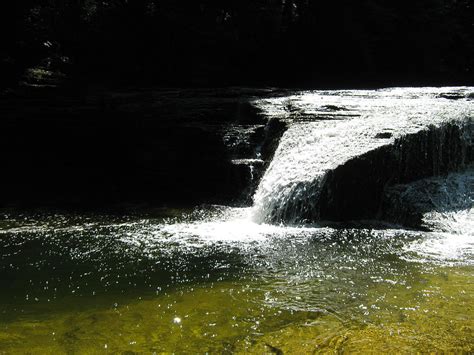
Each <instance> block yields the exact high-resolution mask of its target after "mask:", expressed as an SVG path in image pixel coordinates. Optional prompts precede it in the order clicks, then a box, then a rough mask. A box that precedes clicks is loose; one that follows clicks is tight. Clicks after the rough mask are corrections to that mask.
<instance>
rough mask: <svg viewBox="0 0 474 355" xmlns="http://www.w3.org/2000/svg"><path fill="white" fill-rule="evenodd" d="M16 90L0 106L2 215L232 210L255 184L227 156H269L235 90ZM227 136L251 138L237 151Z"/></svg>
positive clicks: (257, 119)
mask: <svg viewBox="0 0 474 355" xmlns="http://www.w3.org/2000/svg"><path fill="white" fill-rule="evenodd" d="M21 90H23V91H20V92H16V93H15V94H12V95H8V97H7V96H4V97H3V98H2V100H1V101H0V107H1V109H2V112H3V113H4V115H3V117H2V121H1V122H0V149H1V151H2V170H3V172H4V173H3V174H2V184H1V187H0V196H1V200H0V205H1V206H8V205H12V204H13V205H19V206H42V205H52V206H55V207H61V206H109V205H111V204H123V203H137V204H142V203H149V204H153V205H160V204H170V203H171V204H172V203H175V204H198V203H202V202H210V203H212V202H216V203H222V202H226V201H232V200H239V199H242V196H243V195H245V196H247V195H248V194H249V193H250V191H251V189H250V186H253V184H254V182H253V179H250V178H249V171H248V168H246V167H243V166H236V164H233V163H232V159H235V158H236V157H235V156H234V154H239V156H238V158H241V159H255V158H256V154H257V150H260V146H262V145H265V144H267V145H265V156H266V157H271V152H270V150H271V149H272V147H274V148H276V142H275V141H274V139H275V137H273V136H272V133H265V132H267V131H268V130H269V131H271V132H273V130H274V128H273V127H274V126H275V123H271V124H270V125H269V127H270V128H268V129H267V128H265V124H266V119H264V118H263V117H261V116H260V115H259V111H258V110H257V109H255V108H253V106H252V105H251V96H247V94H246V92H242V90H240V91H239V90H236V89H233V90H230V92H226V91H223V94H220V93H219V92H216V91H213V90H201V91H200V90H178V89H170V90H158V91H153V90H134V91H131V90H128V91H100V90H91V91H89V92H87V93H85V94H83V93H70V92H62V91H59V90H55V89H51V88H44V89H41V90H36V89H33V88H31V87H24V88H22V89H21ZM254 92H255V90H254V91H252V93H254ZM231 126H232V127H235V128H236V130H237V131H246V132H247V131H248V132H249V134H247V135H244V136H243V137H242V142H241V143H239V144H240V145H239V147H238V149H235V150H233V149H232V147H231V146H230V145H228V144H227V143H226V142H225V140H224V137H223V135H224V134H225V133H226V132H227V131H228V128H229V127H231ZM269 137H271V138H269ZM266 140H271V141H272V143H271V144H270V143H264V142H266ZM268 144H270V145H268ZM239 149H240V150H239ZM236 152H238V153H236ZM260 165H261V164H260ZM256 170H257V169H256ZM259 174H261V173H260V172H259ZM256 175H257V174H256Z"/></svg>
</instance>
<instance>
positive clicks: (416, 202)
mask: <svg viewBox="0 0 474 355" xmlns="http://www.w3.org/2000/svg"><path fill="white" fill-rule="evenodd" d="M473 206H474V169H473V168H472V167H471V168H470V169H467V170H464V171H461V172H458V173H451V174H449V175H446V176H439V177H433V178H427V179H421V180H417V181H415V182H412V183H409V184H400V185H395V186H392V187H389V188H387V189H385V191H384V196H383V201H382V209H381V212H382V218H383V219H385V220H387V221H391V222H394V223H397V224H400V225H403V226H408V227H412V228H422V229H428V230H442V231H448V232H451V233H453V232H454V233H459V232H461V231H462V230H463V229H466V230H467V229H469V228H470V227H471V226H470V225H469V224H468V222H469V221H470V223H471V224H472V223H473V220H474V214H472V213H471V209H472V208H473ZM463 214H464V215H465V216H471V218H469V220H466V219H460V217H462V215H463ZM453 224H458V225H456V226H455V228H453ZM446 229H448V230H446ZM470 232H471V233H472V230H470Z"/></svg>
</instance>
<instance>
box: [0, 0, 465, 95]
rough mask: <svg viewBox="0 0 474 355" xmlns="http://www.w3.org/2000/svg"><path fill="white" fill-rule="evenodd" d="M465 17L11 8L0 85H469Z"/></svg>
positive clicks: (311, 7)
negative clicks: (19, 82)
mask: <svg viewBox="0 0 474 355" xmlns="http://www.w3.org/2000/svg"><path fill="white" fill-rule="evenodd" d="M11 5H12V4H11V3H8V6H11ZM1 6H2V7H3V6H7V2H5V3H2V5H1ZM473 9H474V6H472V4H471V2H470V1H468V0H458V1H453V0H451V1H448V0H422V1H417V2H413V1H396V2H387V1H383V0H364V1H358V2H354V1H348V0H338V1H332V2H319V1H308V0H239V1H234V0H225V1H214V0H202V1H197V2H196V1H174V0H134V1H125V0H106V1H98V0H65V1H54V0H24V1H15V2H14V4H13V8H12V9H8V10H7V9H1V11H0V14H1V15H0V16H1V19H0V26H1V27H2V28H1V30H2V32H3V33H4V34H8V35H7V36H6V37H5V40H4V41H3V42H2V48H1V49H0V72H1V77H2V80H1V86H12V85H15V83H17V81H18V80H20V81H22V82H24V83H27V84H48V85H51V84H53V85H54V84H57V83H65V82H66V83H69V84H71V85H78V84H81V85H82V84H91V83H109V84H110V83H113V84H116V85H121V84H130V83H133V84H138V85H147V84H154V85H163V86H170V85H171V86H183V85H186V86H188V85H192V86H216V85H256V86H259V85H280V86H281V85H283V86H300V87H305V86H306V87H313V88H314V87H341V86H346V87H347V86H350V87H357V86H359V87H360V86H365V87H368V86H387V85H428V84H463V83H471V84H472V79H473V71H472V63H474V57H473V46H474V38H473V33H474V31H472V18H473V17H474V10H473Z"/></svg>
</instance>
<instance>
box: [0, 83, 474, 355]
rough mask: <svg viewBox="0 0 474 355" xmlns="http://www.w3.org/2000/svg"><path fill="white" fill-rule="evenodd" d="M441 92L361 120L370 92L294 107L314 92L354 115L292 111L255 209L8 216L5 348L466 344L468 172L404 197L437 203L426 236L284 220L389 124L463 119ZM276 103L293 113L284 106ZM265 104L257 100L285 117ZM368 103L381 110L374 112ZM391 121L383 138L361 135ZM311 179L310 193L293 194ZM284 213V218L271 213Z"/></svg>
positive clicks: (0, 326)
mask: <svg viewBox="0 0 474 355" xmlns="http://www.w3.org/2000/svg"><path fill="white" fill-rule="evenodd" d="M443 90H445V89H436V90H435V89H425V90H421V92H422V95H421V96H422V101H423V102H426V105H425V106H422V105H421V106H420V105H417V104H416V103H417V102H418V103H420V101H418V99H419V98H420V94H419V92H420V90H419V89H418V91H417V90H415V89H405V91H404V90H403V89H397V90H392V91H390V94H389V96H390V98H389V99H387V98H386V99H387V100H388V101H385V102H383V101H381V100H380V97H377V98H373V97H371V98H370V100H372V101H371V103H370V104H367V107H369V106H370V110H369V108H367V109H366V111H371V110H372V111H371V112H372V113H368V114H367V116H364V115H362V116H361V115H359V113H360V112H361V109H360V106H364V104H363V103H362V104H361V102H366V101H363V98H360V99H356V98H354V97H355V96H357V95H359V96H361V97H362V96H364V95H365V96H366V97H367V96H368V95H369V94H368V93H367V92H362V91H357V92H352V94H349V93H345V94H344V95H342V94H341V93H339V94H337V95H334V94H333V93H332V92H328V93H325V94H322V93H316V94H315V93H314V92H312V93H310V94H308V95H313V96H305V95H300V96H299V98H297V99H295V98H292V99H291V100H293V101H292V103H291V105H290V106H292V107H295V105H296V106H297V105H298V103H297V102H298V100H302V101H303V102H305V104H304V105H307V104H306V102H312V103H314V101H315V99H314V95H319V96H318V98H317V100H322V101H324V102H323V103H322V104H321V105H319V104H318V105H319V106H318V107H319V111H318V112H319V113H318V114H320V113H321V112H322V111H324V107H325V108H326V109H328V107H329V109H328V110H329V111H331V112H332V111H334V110H333V108H334V107H335V103H334V102H333V101H334V100H336V101H341V102H339V104H338V105H339V106H338V107H339V108H341V107H345V110H344V112H345V113H346V114H347V112H349V111H350V110H351V107H349V106H350V105H351V102H352V103H354V105H356V104H357V105H358V107H359V108H358V109H357V112H359V113H358V114H357V115H356V116H349V117H344V118H342V116H339V117H338V118H337V122H333V123H332V124H334V125H336V126H330V123H329V122H332V121H327V120H324V121H317V122H307V121H306V120H305V119H302V117H303V116H304V115H302V114H299V115H298V118H297V119H295V118H294V117H293V118H292V119H293V120H294V122H295V123H294V125H293V126H290V129H289V130H288V131H287V132H286V133H285V135H284V136H283V137H282V140H281V144H280V147H279V148H278V150H277V152H276V154H275V158H274V160H273V162H272V163H271V165H270V167H269V169H268V170H267V173H266V174H265V176H264V177H263V179H262V182H261V184H260V186H259V188H258V190H257V193H256V195H255V197H254V201H255V203H254V206H252V207H246V208H236V207H228V206H216V205H204V206H200V207H197V208H195V209H186V210H184V209H181V210H172V209H167V210H165V209H163V210H161V211H160V212H159V213H153V214H150V215H147V216H144V215H130V216H121V217H117V216H111V215H105V214H104V215H100V214H86V213H84V214H72V213H71V214H66V213H47V212H43V213H14V212H4V213H3V216H2V218H1V219H0V280H1V283H2V288H1V290H2V291H1V292H0V353H4V354H24V353H32V354H59V353H67V354H76V353H77V354H95V353H97V354H99V353H119V354H134V353H145V354H152V353H162V352H166V353H170V352H174V353H205V352H210V353H277V354H282V353H296V354H300V353H329V352H331V353H334V352H360V353H381V352H403V353H412V352H455V353H469V352H472V351H474V320H473V316H474V310H473V307H474V278H473V276H474V275H473V273H474V240H473V235H474V228H473V221H474V211H473V208H472V206H473V194H474V189H473V188H472V183H473V173H472V169H470V168H467V169H465V170H463V171H460V172H457V173H455V174H451V175H449V176H448V177H446V178H443V179H441V178H432V179H428V180H426V179H425V180H419V181H416V182H414V183H411V184H407V185H406V186H404V187H403V191H405V194H404V195H403V196H404V198H405V197H406V196H408V195H409V196H408V197H410V196H414V197H413V199H415V200H416V201H417V202H419V201H422V200H423V198H426V199H427V200H429V201H430V202H432V203H434V204H437V207H444V209H443V208H437V209H436V210H431V211H426V212H425V213H424V214H423V223H424V225H426V226H429V227H430V229H431V231H419V230H414V229H408V228H402V227H400V226H398V225H394V224H388V223H385V222H381V221H365V222H364V223H362V222H351V223H344V224H343V223H328V222H317V221H316V222H311V223H309V222H306V223H295V221H297V220H298V218H293V217H295V215H296V214H297V212H298V211H296V212H295V211H294V210H292V213H291V214H288V213H287V212H282V211H283V210H288V208H289V207H288V206H291V203H289V202H288V201H290V200H292V199H295V196H296V197H298V196H301V195H302V193H303V192H302V191H306V192H308V193H310V194H312V195H313V196H315V194H316V195H317V191H316V192H315V190H314V184H313V182H314V181H320V180H321V177H322V176H324V174H326V173H327V171H329V170H330V169H332V168H333V167H334V165H335V164H336V163H340V162H341V160H344V159H349V158H350V157H352V156H353V155H359V154H363V153H364V151H367V150H370V149H373V148H374V147H375V146H378V145H380V144H387V142H388V143H390V141H392V140H394V139H395V138H396V137H397V134H398V133H396V132H398V131H397V130H399V131H404V130H407V129H412V130H414V131H416V130H418V129H421V128H420V127H421V125H422V124H424V122H422V120H424V119H430V118H429V117H432V116H429V115H428V114H427V113H426V112H425V111H426V110H434V111H435V112H438V113H439V112H441V111H442V112H449V114H443V115H444V116H443V117H444V118H446V117H448V118H449V117H451V116H456V117H457V115H458V114H459V112H461V113H462V114H465V113H466V112H468V114H471V113H472V111H470V110H472V108H471V107H472V105H471V103H470V101H467V100H466V101H462V100H461V101H462V102H460V101H453V100H451V101H449V100H446V101H441V103H437V104H434V103H435V102H438V101H437V100H434V97H435V96H436V95H439V93H440V92H443ZM467 91H468V90H467ZM460 92H462V93H465V92H466V90H465V89H461V90H460ZM351 95H352V96H351ZM377 95H379V96H380V95H381V96H384V95H385V96H387V95H388V94H386V92H384V91H381V92H379V93H378V94H377ZM369 96H370V95H369ZM398 96H402V98H403V100H405V101H403V102H402V107H405V109H406V111H404V112H408V111H410V110H409V108H414V107H418V110H419V111H420V112H419V113H417V114H416V117H417V118H416V119H415V118H413V117H411V116H410V117H411V118H410V117H409V116H407V117H408V118H406V120H405V121H403V120H401V121H395V120H394V118H393V117H395V116H396V114H397V108H394V105H395V104H396V103H397V102H398V105H399V104H400V101H397V100H396V97H398ZM413 96H416V100H415V101H416V102H414V101H413V102H412V101H410V100H411V99H413ZM301 97H303V99H301ZM320 97H323V99H321V98H320ZM328 97H329V98H328ZM343 97H346V98H345V99H344V98H343ZM410 98H411V99H410ZM275 100H277V101H278V100H279V101H284V100H286V101H285V104H284V106H285V107H286V108H287V109H288V106H289V105H288V103H289V102H290V101H291V100H290V101H288V100H289V98H288V97H286V98H283V99H282V98H277V99H275ZM344 100H345V101H344ZM442 100H444V99H442ZM326 101H327V102H326ZM295 102H296V103H295ZM318 102H319V101H318ZM387 102H388V103H387ZM269 103H271V100H266V101H261V102H257V104H258V105H260V106H262V107H263V106H265V105H269V107H270V108H271V110H276V111H278V110H279V107H280V106H278V104H277V103H275V102H273V103H271V104H269ZM374 105H375V106H377V105H379V106H380V107H382V109H381V111H376V112H383V113H384V114H383V115H382V116H377V117H374V115H373V110H374ZM410 105H411V106H410ZM310 106H311V105H310ZM333 106H334V107H333ZM450 107H454V108H455V112H456V113H453V111H452V110H450ZM268 110H270V109H268ZM362 110H363V109H362ZM310 111H311V108H308V107H306V109H305V112H306V113H308V112H310ZM389 111H390V112H391V114H390V115H388V112H389ZM268 112H270V111H268ZM432 113H433V111H430V114H432ZM272 114H274V115H279V114H280V113H279V111H278V112H273V113H272ZM281 114H282V115H283V113H281ZM331 114H333V112H332V113H331ZM398 114H399V115H400V112H398ZM387 115H388V116H387ZM401 116H403V114H402V115H401ZM427 116H429V117H428V118H427ZM361 117H362V118H361ZM364 117H366V119H365V120H364V119H363V118H364ZM387 117H389V118H390V117H391V119H388V118H387ZM435 117H438V115H435ZM471 117H472V116H471ZM287 118H288V117H287ZM326 118H327V117H326ZM387 119H388V122H390V124H388V125H387V124H385V123H386V122H385V120H387ZM420 120H421V121H420ZM381 121H383V123H381ZM402 121H403V122H402ZM407 122H408V123H407ZM430 122H432V123H433V122H434V123H433V124H436V122H437V121H436V120H434V121H433V120H431V121H430ZM300 124H301V125H300ZM395 126H397V127H395ZM398 126H399V127H398ZM330 127H337V129H331V128H330ZM407 127H409V128H407ZM389 128H390V131H391V132H392V133H391V135H387V136H382V137H384V138H382V139H381V140H380V139H377V140H374V139H373V135H372V136H370V137H368V136H367V135H366V134H365V132H371V134H372V133H373V134H378V133H380V132H379V129H380V130H382V131H384V132H385V131H387V130H388V129H389ZM302 132H305V134H306V136H304V139H302V134H303V133H302ZM344 132H345V134H343V133H344ZM394 132H395V133H394ZM351 134H355V135H356V136H357V137H359V138H357V139H354V138H352V139H350V137H351ZM352 137H353V136H352ZM322 148H324V149H322ZM325 149H326V150H325ZM295 152H297V153H295ZM308 181H309V183H310V185H311V184H312V185H311V186H312V190H311V189H310V190H308V189H302V186H303V187H304V186H305V185H304V184H305V183H306V182H308ZM420 186H421V187H423V188H420ZM427 186H431V187H433V186H434V187H433V188H432V189H431V190H430V189H428V188H427ZM440 186H441V187H440ZM400 189H402V188H400ZM428 190H429V191H428ZM406 191H415V192H416V193H415V194H414V195H410V194H408V193H406ZM420 191H422V192H423V193H421V192H420ZM410 193H412V192H410ZM305 196H306V195H305ZM420 196H421V197H420ZM446 196H448V197H449V198H447V197H446ZM408 197H407V201H408V200H409V198H408ZM403 201H405V200H403ZM285 214H286V215H287V216H289V217H290V218H289V223H284V222H275V221H273V220H272V218H269V217H268V216H282V215H285ZM277 219H278V218H277ZM278 220H280V219H278ZM271 222H272V223H273V224H270V223H271Z"/></svg>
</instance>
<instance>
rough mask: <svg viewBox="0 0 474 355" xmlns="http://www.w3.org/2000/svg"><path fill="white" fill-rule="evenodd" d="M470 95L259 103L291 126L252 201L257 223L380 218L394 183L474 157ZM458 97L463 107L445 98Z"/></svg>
mask: <svg viewBox="0 0 474 355" xmlns="http://www.w3.org/2000/svg"><path fill="white" fill-rule="evenodd" d="M472 90H473V88H394V89H383V90H377V91H369V90H354V91H330V92H329V91H328V92H324V91H310V92H300V93H296V94H294V95H290V96H288V97H278V98H274V99H266V100H261V101H257V102H256V103H255V104H256V105H257V106H259V108H260V109H262V110H263V112H265V113H266V114H267V115H268V116H274V117H279V118H280V119H283V120H287V121H288V122H289V129H288V130H287V131H286V132H285V133H284V135H283V136H282V138H281V141H280V144H279V146H278V148H277V150H276V152H275V156H274V158H273V160H272V162H271V164H270V165H269V167H268V169H267V171H266V172H265V174H264V176H263V178H262V180H261V182H260V184H259V186H258V189H257V191H256V193H255V195H254V205H253V209H252V219H253V220H254V221H255V222H257V223H286V224H297V223H306V222H315V221H318V220H320V219H335V220H347V219H357V218H373V217H376V216H377V213H378V212H379V208H380V203H381V200H382V196H383V189H384V188H385V187H386V186H387V185H390V184H394V183H406V182H409V181H413V180H416V179H418V178H423V177H428V176H430V175H437V174H442V173H447V172H449V171H450V170H453V169H454V170H455V169H458V168H460V167H462V166H465V165H466V164H467V163H468V162H469V161H471V160H472V158H473V157H472V156H473V154H472V151H473V149H472V147H473V145H472V143H473V140H474V138H473V132H474V123H473V106H472V100H470V99H469V93H470V92H472ZM447 91H449V92H454V93H456V95H458V96H459V97H461V98H460V99H458V100H450V99H446V98H444V97H445V96H446V95H445V93H446V92H447Z"/></svg>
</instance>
